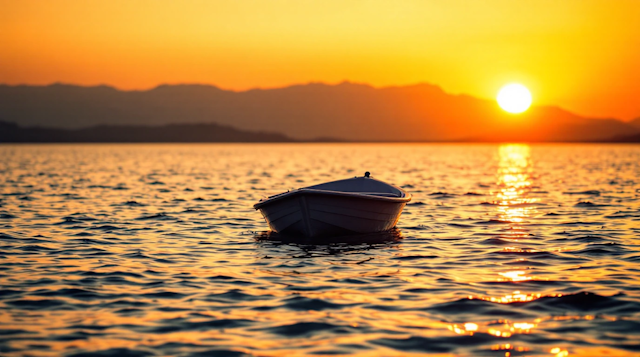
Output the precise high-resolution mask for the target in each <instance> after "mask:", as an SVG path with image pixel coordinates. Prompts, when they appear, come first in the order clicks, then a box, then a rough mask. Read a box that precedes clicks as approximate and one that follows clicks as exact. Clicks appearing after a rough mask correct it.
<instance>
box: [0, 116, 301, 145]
mask: <svg viewBox="0 0 640 357" xmlns="http://www.w3.org/2000/svg"><path fill="white" fill-rule="evenodd" d="M292 141H294V140H292V139H291V138H288V137H286V136H284V135H281V134H273V133H263V132H249V131H242V130H237V129H234V128H230V127H227V126H222V125H217V124H169V125H163V126H140V125H137V126H129V125H100V126H93V127H90V128H82V129H60V128H43V127H33V128H22V127H20V126H18V125H17V124H15V123H9V122H4V121H0V143H3V142H4V143H21V142H31V143H52V142H57V143H76V142H103V143H104V142H107V143H128V142H146V143H153V142H292Z"/></svg>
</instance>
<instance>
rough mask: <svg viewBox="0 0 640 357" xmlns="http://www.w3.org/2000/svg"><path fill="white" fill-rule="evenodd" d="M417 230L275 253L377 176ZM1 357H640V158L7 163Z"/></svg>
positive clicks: (211, 152)
mask: <svg viewBox="0 0 640 357" xmlns="http://www.w3.org/2000/svg"><path fill="white" fill-rule="evenodd" d="M365 171H369V172H371V176H373V177H375V178H376V179H379V180H382V181H385V182H389V183H393V184H395V185H398V186H400V187H402V188H403V189H405V190H406V191H407V192H409V193H410V194H411V195H412V196H413V197H412V200H411V202H410V203H409V204H408V205H407V206H406V207H405V209H404V211H403V213H402V216H401V217H400V220H399V222H398V225H397V228H396V229H394V230H392V231H389V232H383V233H377V234H371V235H356V236H348V237H328V238H326V239H319V240H313V241H311V240H308V239H304V238H302V237H286V236H280V235H278V234H275V233H273V232H269V227H268V226H267V224H266V222H265V220H264V218H263V217H262V216H261V214H260V212H258V211H256V210H255V209H254V208H253V205H254V204H255V203H257V202H258V201H259V200H260V199H261V198H263V197H267V196H270V195H273V194H277V193H280V192H283V191H287V190H290V189H295V188H299V187H304V186H308V185H312V184H317V183H322V182H326V181H332V180H338V179H344V178H349V177H355V176H362V175H363V174H364V173H365ZM0 355H2V356H6V357H12V356H69V357H70V356H72V357H81V356H117V357H126V356H423V355H429V356H505V357H510V356H555V357H565V356H640V145H637V144H633V145H616V144H343V143H340V144H335V143H331V144H300V143H298V144H70V145H66V144H65V145H62V144H46V145H31V144H28V145H27V144H24V145H7V144H3V145H0Z"/></svg>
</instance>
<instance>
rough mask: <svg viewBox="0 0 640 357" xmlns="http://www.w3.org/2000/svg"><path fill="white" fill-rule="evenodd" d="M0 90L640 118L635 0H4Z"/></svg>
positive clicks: (639, 18) (638, 5)
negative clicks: (470, 103) (468, 98)
mask: <svg viewBox="0 0 640 357" xmlns="http://www.w3.org/2000/svg"><path fill="white" fill-rule="evenodd" d="M0 9H2V10H1V11H0V83H3V84H12V85H16V84H37V85H45V84H51V83H55V82H63V83H70V84H79V85H98V84H107V85H111V86H114V87H117V88H120V89H126V90H131V89H149V88H153V87H155V86H157V85H160V84H165V83H168V84H176V83H202V84H212V85H216V86H218V87H221V88H224V89H231V90H246V89H250V88H274V87H284V86H288V85H291V84H300V83H308V82H325V83H331V84H332V83H339V82H343V81H351V82H357V83H367V84H371V85H373V86H375V87H385V86H400V85H409V84H415V83H422V82H425V83H431V84H436V85H439V86H440V87H442V88H443V89H444V90H445V91H446V92H449V93H454V94H469V95H473V96H476V97H480V98H488V99H493V98H495V96H496V94H497V92H498V90H499V89H500V87H501V86H502V85H504V84H506V83H510V82H518V83H522V84H523V85H525V86H526V87H528V88H529V89H530V90H531V92H532V94H533V98H534V99H533V100H534V103H533V104H534V105H556V106H560V107H562V108H565V109H568V110H570V111H573V112H575V113H577V114H580V115H584V116H590V117H614V118H619V119H623V120H630V119H632V118H636V117H640V25H639V24H640V1H637V0H606V1H601V0H554V1H551V0H537V1H533V0H519V1H513V0H476V1H459V0H446V1H444V0H442V1H431V0H415V1H409V0H399V1H348V0H338V1H334V0H322V1H320V0H318V1H308V0H259V1H254V0H228V1H215V0H209V1H196V0H182V1H167V0H148V1H147V0H144V1H143V0H126V1H123V0H108V1H102V0H91V1H87V0H44V1H40V0H0Z"/></svg>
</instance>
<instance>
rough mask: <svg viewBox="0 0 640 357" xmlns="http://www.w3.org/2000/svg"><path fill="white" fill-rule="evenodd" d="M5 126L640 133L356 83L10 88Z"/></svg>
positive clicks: (555, 114)
mask: <svg viewBox="0 0 640 357" xmlns="http://www.w3.org/2000/svg"><path fill="white" fill-rule="evenodd" d="M0 119H1V120H4V121H8V122H13V123H15V124H18V125H19V126H21V127H49V128H52V129H74V130H76V131H77V130H78V129H82V128H85V129H86V128H89V127H94V126H123V125H125V126H137V127H138V130H142V129H141V128H143V127H144V126H162V125H168V124H181V125H183V124H189V125H191V124H216V125H218V127H215V128H217V129H216V130H219V127H223V128H228V129H238V130H239V131H245V132H246V131H249V132H253V133H256V132H263V133H278V134H281V135H282V136H281V137H280V138H279V139H277V140H271V141H288V140H291V139H293V140H314V139H317V138H334V139H337V140H344V141H527V142H539V141H567V142H575V141H608V140H610V139H611V138H622V139H624V138H626V137H631V136H634V135H637V134H640V118H638V119H635V120H634V121H631V122H628V123H626V122H622V121H620V120H616V119H613V118H585V117H581V116H579V115H576V114H573V113H571V112H568V111H566V110H563V109H561V108H558V107H550V106H533V107H531V108H530V109H529V110H527V111H526V112H525V113H522V114H519V115H514V114H509V113H506V112H504V111H502V110H501V109H500V108H499V107H498V106H497V104H496V103H495V101H492V100H486V99H480V98H475V97H472V96H469V95H453V94H448V93H446V92H444V91H443V90H442V89H441V88H439V87H438V86H435V85H430V84H417V85H411V86H400V87H385V88H374V87H372V86H369V85H365V84H356V83H350V82H344V83H341V84H337V85H328V84H322V83H310V84H304V85H293V86H289V87H284V88H275V89H253V90H248V91H241V92H236V91H229V90H223V89H220V88H217V87H215V86H210V85H161V86H158V87H156V88H153V89H150V90H135V91H123V90H118V89H116V88H113V87H109V86H95V87H82V86H76V85H67V84H52V85H48V86H28V85H17V86H10V85H0ZM213 129H214V127H210V130H213ZM199 130H206V128H205V127H200V128H199ZM269 135H277V134H269ZM622 139H621V140H622ZM169 141H172V140H169ZM178 141H180V140H178ZM204 141H208V140H204ZM240 141H242V140H240ZM267 141H269V140H267ZM622 141H624V140H622Z"/></svg>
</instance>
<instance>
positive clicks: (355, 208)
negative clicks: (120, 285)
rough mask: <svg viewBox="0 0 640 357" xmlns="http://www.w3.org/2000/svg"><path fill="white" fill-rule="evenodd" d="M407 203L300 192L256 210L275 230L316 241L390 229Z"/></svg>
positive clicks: (345, 194)
mask: <svg viewBox="0 0 640 357" xmlns="http://www.w3.org/2000/svg"><path fill="white" fill-rule="evenodd" d="M407 201H408V199H407V198H391V197H377V196H369V195H363V194H357V193H356V194H352V193H342V192H322V191H315V192H314V191H313V190H298V191H295V192H291V193H288V194H284V195H283V197H279V198H278V199H277V200H273V201H272V202H265V203H263V204H261V205H260V206H257V207H256V209H258V210H260V212H261V213H262V215H263V216H264V218H265V219H266V221H267V223H268V224H269V227H270V228H271V229H272V230H273V231H275V232H277V233H280V234H285V235H298V236H305V237H312V238H313V237H323V236H335V235H348V234H362V233H373V232H382V231H386V230H389V229H391V228H393V227H395V226H396V224H397V222H398V219H399V218H400V214H401V213H402V209H403V208H404V206H405V205H406V203H407Z"/></svg>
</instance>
